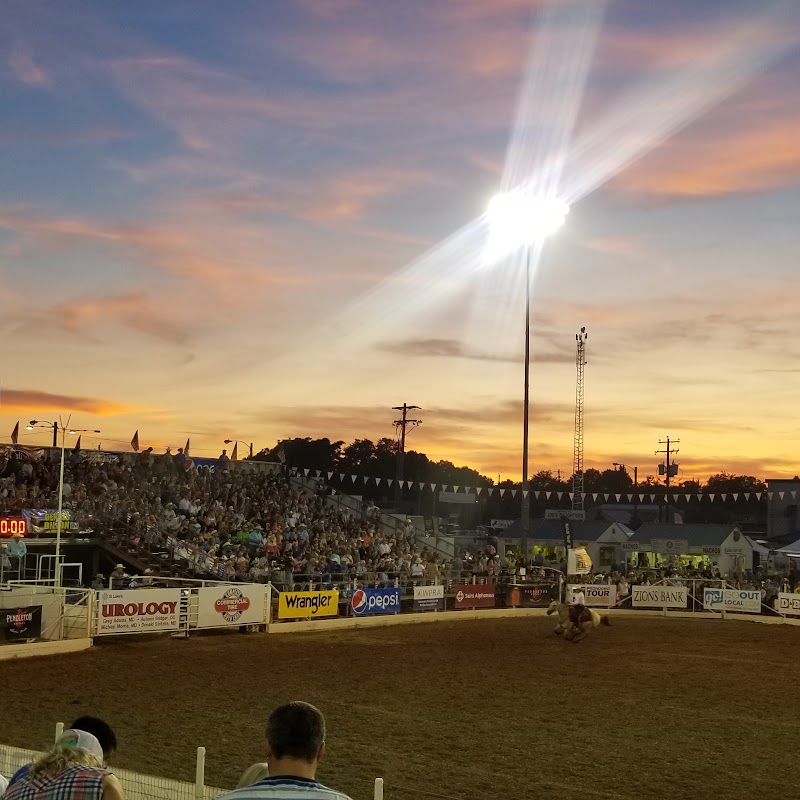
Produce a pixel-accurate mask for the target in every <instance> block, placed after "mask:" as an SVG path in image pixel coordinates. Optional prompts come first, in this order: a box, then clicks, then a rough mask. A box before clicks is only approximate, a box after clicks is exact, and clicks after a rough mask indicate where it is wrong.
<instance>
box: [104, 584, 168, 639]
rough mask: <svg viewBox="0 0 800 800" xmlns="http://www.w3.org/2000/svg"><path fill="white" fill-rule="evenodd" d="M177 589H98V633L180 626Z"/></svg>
mask: <svg viewBox="0 0 800 800" xmlns="http://www.w3.org/2000/svg"><path fill="white" fill-rule="evenodd" d="M180 612H181V590H180V589H122V590H120V591H103V592H98V593H97V633H98V634H102V633H150V632H152V631H176V630H178V629H179V628H180Z"/></svg>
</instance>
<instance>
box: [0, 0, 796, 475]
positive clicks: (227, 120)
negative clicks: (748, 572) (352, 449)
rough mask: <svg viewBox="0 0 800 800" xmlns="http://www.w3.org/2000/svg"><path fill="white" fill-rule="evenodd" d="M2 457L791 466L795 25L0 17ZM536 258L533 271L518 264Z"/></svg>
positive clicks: (708, 8)
mask: <svg viewBox="0 0 800 800" xmlns="http://www.w3.org/2000/svg"><path fill="white" fill-rule="evenodd" d="M0 52H1V53H2V63H0V91H2V97H3V115H2V124H1V125H0V144H1V145H2V147H0V270H1V272H0V274H1V275H2V282H0V300H1V301H2V307H3V324H2V330H3V343H4V347H3V358H2V365H1V366H0V384H1V393H0V441H9V439H10V434H11V429H12V428H13V426H14V423H15V422H16V421H17V420H21V421H22V427H23V430H22V432H21V433H22V435H21V436H20V442H21V443H23V444H45V443H47V442H48V441H49V438H50V437H49V436H48V432H47V431H36V432H28V431H25V430H24V425H25V423H26V422H27V420H29V419H31V418H33V417H35V418H38V419H44V420H52V419H54V418H56V417H57V416H58V415H59V414H62V415H64V416H65V417H66V415H68V414H72V425H74V426H76V427H80V428H99V429H101V430H102V434H101V435H100V436H98V437H89V436H87V435H84V438H83V444H84V446H91V447H96V446H97V444H98V443H102V446H103V448H105V449H124V450H129V449H130V446H129V442H130V439H131V436H132V435H133V432H134V430H136V429H138V430H139V436H140V440H141V442H142V446H143V447H144V446H147V445H153V446H154V447H156V451H157V452H158V451H159V450H160V449H161V448H163V447H164V446H166V445H167V444H169V445H171V446H172V447H173V449H174V448H175V447H177V446H179V445H182V444H183V443H184V442H185V440H186V438H187V437H189V436H190V437H191V441H192V451H193V453H194V454H195V455H207V456H215V455H218V454H219V452H220V451H221V449H222V448H223V447H226V445H223V439H225V438H237V439H242V440H246V441H253V442H254V444H255V448H256V449H257V450H258V449H261V448H263V447H270V446H273V445H274V444H275V442H276V441H277V440H278V439H282V438H288V437H294V436H311V437H318V436H328V437H330V438H336V439H344V440H345V441H348V442H349V441H351V440H352V439H354V438H356V437H358V438H364V437H367V438H371V439H378V438H380V437H384V436H389V437H391V436H393V434H394V430H393V427H392V421H393V420H394V419H395V418H396V416H395V412H393V411H392V410H391V407H392V406H397V405H401V404H402V403H403V402H407V403H413V404H415V405H419V406H421V407H422V409H423V411H422V412H421V416H422V419H423V424H422V426H421V427H420V428H419V429H417V430H415V431H414V432H413V433H412V434H411V436H410V438H409V440H408V447H409V448H414V449H418V450H422V451H424V452H427V453H428V455H429V456H430V457H432V458H434V459H438V458H445V459H448V460H450V461H453V462H454V463H456V464H466V465H469V466H472V467H474V468H476V469H479V470H480V471H481V472H483V473H484V474H487V475H489V476H491V477H493V478H495V479H496V477H497V475H498V474H500V475H502V477H503V478H508V477H512V478H518V477H519V474H520V459H521V455H520V454H521V417H522V372H523V363H522V352H523V322H524V277H523V271H524V267H523V261H522V259H523V258H524V251H518V252H516V253H514V254H512V255H511V256H509V257H508V258H505V259H503V260H501V261H499V262H495V263H486V259H485V258H484V257H483V256H484V254H485V250H486V242H487V237H488V228H487V224H486V220H485V217H484V211H485V209H486V206H487V203H488V201H489V199H490V198H491V197H492V195H493V194H495V193H496V192H497V191H499V190H500V189H503V188H506V189H508V188H514V187H517V186H519V185H523V184H524V185H525V186H532V187H536V190H537V191H539V190H545V189H546V191H548V192H550V193H553V194H556V195H558V196H559V197H562V198H564V199H565V200H567V201H568V202H569V203H570V205H571V210H570V213H569V215H568V217H567V220H566V224H565V225H564V227H563V228H562V229H561V230H560V231H559V232H558V233H557V234H555V235H554V236H553V237H551V238H550V239H549V240H548V241H547V242H546V243H545V244H544V246H543V248H541V249H540V248H538V247H537V248H534V268H535V269H534V271H535V278H534V282H533V300H532V303H533V306H532V310H533V319H532V368H531V377H532V384H531V398H532V407H531V469H532V470H533V471H536V470H539V469H553V470H555V469H559V468H560V469H561V470H562V472H563V473H564V474H566V475H569V474H571V471H572V446H573V421H574V400H575V350H574V346H575V333H576V331H577V330H579V329H580V327H581V326H582V325H585V326H586V327H587V329H588V331H589V340H588V351H587V352H588V359H587V360H588V365H587V368H586V414H585V440H586V451H585V452H586V466H593V467H597V468H599V469H606V468H609V467H610V466H611V463H612V462H614V461H616V462H622V463H625V464H628V465H630V466H631V467H632V466H638V467H639V476H640V478H643V477H644V476H645V475H647V474H654V473H655V472H656V469H657V464H658V461H659V457H658V456H656V455H655V454H654V451H655V450H656V449H658V448H659V445H658V440H659V439H660V438H664V437H665V436H666V435H670V436H671V437H675V438H680V440H681V443H680V445H679V447H680V453H679V454H678V458H677V460H678V461H679V463H680V465H681V476H680V477H681V478H683V479H688V478H697V477H700V478H702V477H705V476H707V475H708V474H710V473H714V472H719V471H721V470H728V471H733V472H737V473H738V472H745V473H748V474H755V475H758V476H759V477H775V478H777V477H791V476H793V475H794V474H796V473H797V472H798V471H800V464H799V463H798V456H797V442H798V440H799V439H800V422H799V421H798V420H800V416H799V415H798V398H799V397H800V366H798V365H799V364H800V359H799V358H798V357H799V356H800V338H799V337H798V333H797V331H796V323H797V321H798V320H800V314H798V303H800V293H798V285H799V283H800V281H798V269H800V100H799V99H798V97H799V96H798V91H797V76H798V74H800V4H798V3H797V2H796V1H795V2H791V1H787V2H780V3H776V2H770V1H769V0H764V1H763V2H759V3H754V2H752V1H751V0H704V2H702V3H698V2H697V0H671V2H668V3H667V2H661V3H655V2H648V3H645V2H641V0H620V1H619V2H615V1H614V0H610V1H609V2H608V3H607V4H603V3H602V2H601V0H574V1H573V0H559V2H555V3H552V4H550V3H546V2H544V0H538V2H532V1H531V0H403V1H402V2H391V1H390V0H292V1H291V2H290V0H270V1H269V2H261V1H260V0H259V1H256V0H240V1H239V2H236V3H219V2H210V1H202V0H201V1H198V0H192V1H191V2H189V1H188V0H186V1H185V2H182V1H179V0H171V2H168V3H156V2H143V3H121V2H117V3H105V2H99V0H97V1H96V2H91V1H90V2H86V3H80V4H76V3H59V2H55V0H51V1H50V2H23V1H22V0H10V2H8V3H6V4H5V5H4V12H3V15H2V18H1V19H0ZM539 255H540V257H539Z"/></svg>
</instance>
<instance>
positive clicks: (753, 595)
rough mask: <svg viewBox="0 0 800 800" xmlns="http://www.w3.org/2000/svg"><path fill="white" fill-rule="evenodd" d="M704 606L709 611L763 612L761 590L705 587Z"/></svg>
mask: <svg viewBox="0 0 800 800" xmlns="http://www.w3.org/2000/svg"><path fill="white" fill-rule="evenodd" d="M703 608H705V609H707V610H709V611H723V610H725V611H744V612H746V613H748V614H760V613H761V590H760V589H753V590H747V591H746V590H740V589H703Z"/></svg>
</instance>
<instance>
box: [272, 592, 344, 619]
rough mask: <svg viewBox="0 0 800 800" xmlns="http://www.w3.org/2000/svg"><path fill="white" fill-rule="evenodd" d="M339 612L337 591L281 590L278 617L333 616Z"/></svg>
mask: <svg viewBox="0 0 800 800" xmlns="http://www.w3.org/2000/svg"><path fill="white" fill-rule="evenodd" d="M338 613H339V592H337V591H336V590H333V591H328V592H281V593H280V596H279V598H278V619H297V618H298V617H335V616H337V615H338Z"/></svg>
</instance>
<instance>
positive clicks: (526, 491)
mask: <svg viewBox="0 0 800 800" xmlns="http://www.w3.org/2000/svg"><path fill="white" fill-rule="evenodd" d="M568 212H569V206H567V204H566V203H564V202H563V201H562V200H559V199H558V198H556V197H548V196H543V195H540V194H536V193H535V192H532V191H529V190H516V191H512V192H506V193H504V194H498V195H495V197H493V198H492V200H491V202H490V203H489V208H488V209H487V212H486V213H487V218H488V222H489V239H488V243H487V248H486V258H487V260H488V261H489V262H490V263H491V262H496V261H499V260H501V259H503V258H505V257H507V256H509V255H511V254H512V253H515V252H517V251H518V250H520V249H521V248H523V247H524V248H525V368H524V381H523V399H522V406H523V410H522V500H521V508H520V516H521V520H520V522H521V525H522V559H523V564H527V561H528V532H529V530H530V524H531V521H530V486H529V482H528V426H529V406H530V396H529V395H530V366H531V364H530V362H531V358H530V356H531V255H532V250H533V248H534V247H537V248H541V246H542V245H543V244H544V240H545V239H546V238H547V237H548V236H549V235H551V234H553V233H555V232H556V231H557V230H558V229H559V228H560V227H561V226H562V225H563V224H564V220H565V219H566V216H567V213H568Z"/></svg>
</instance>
